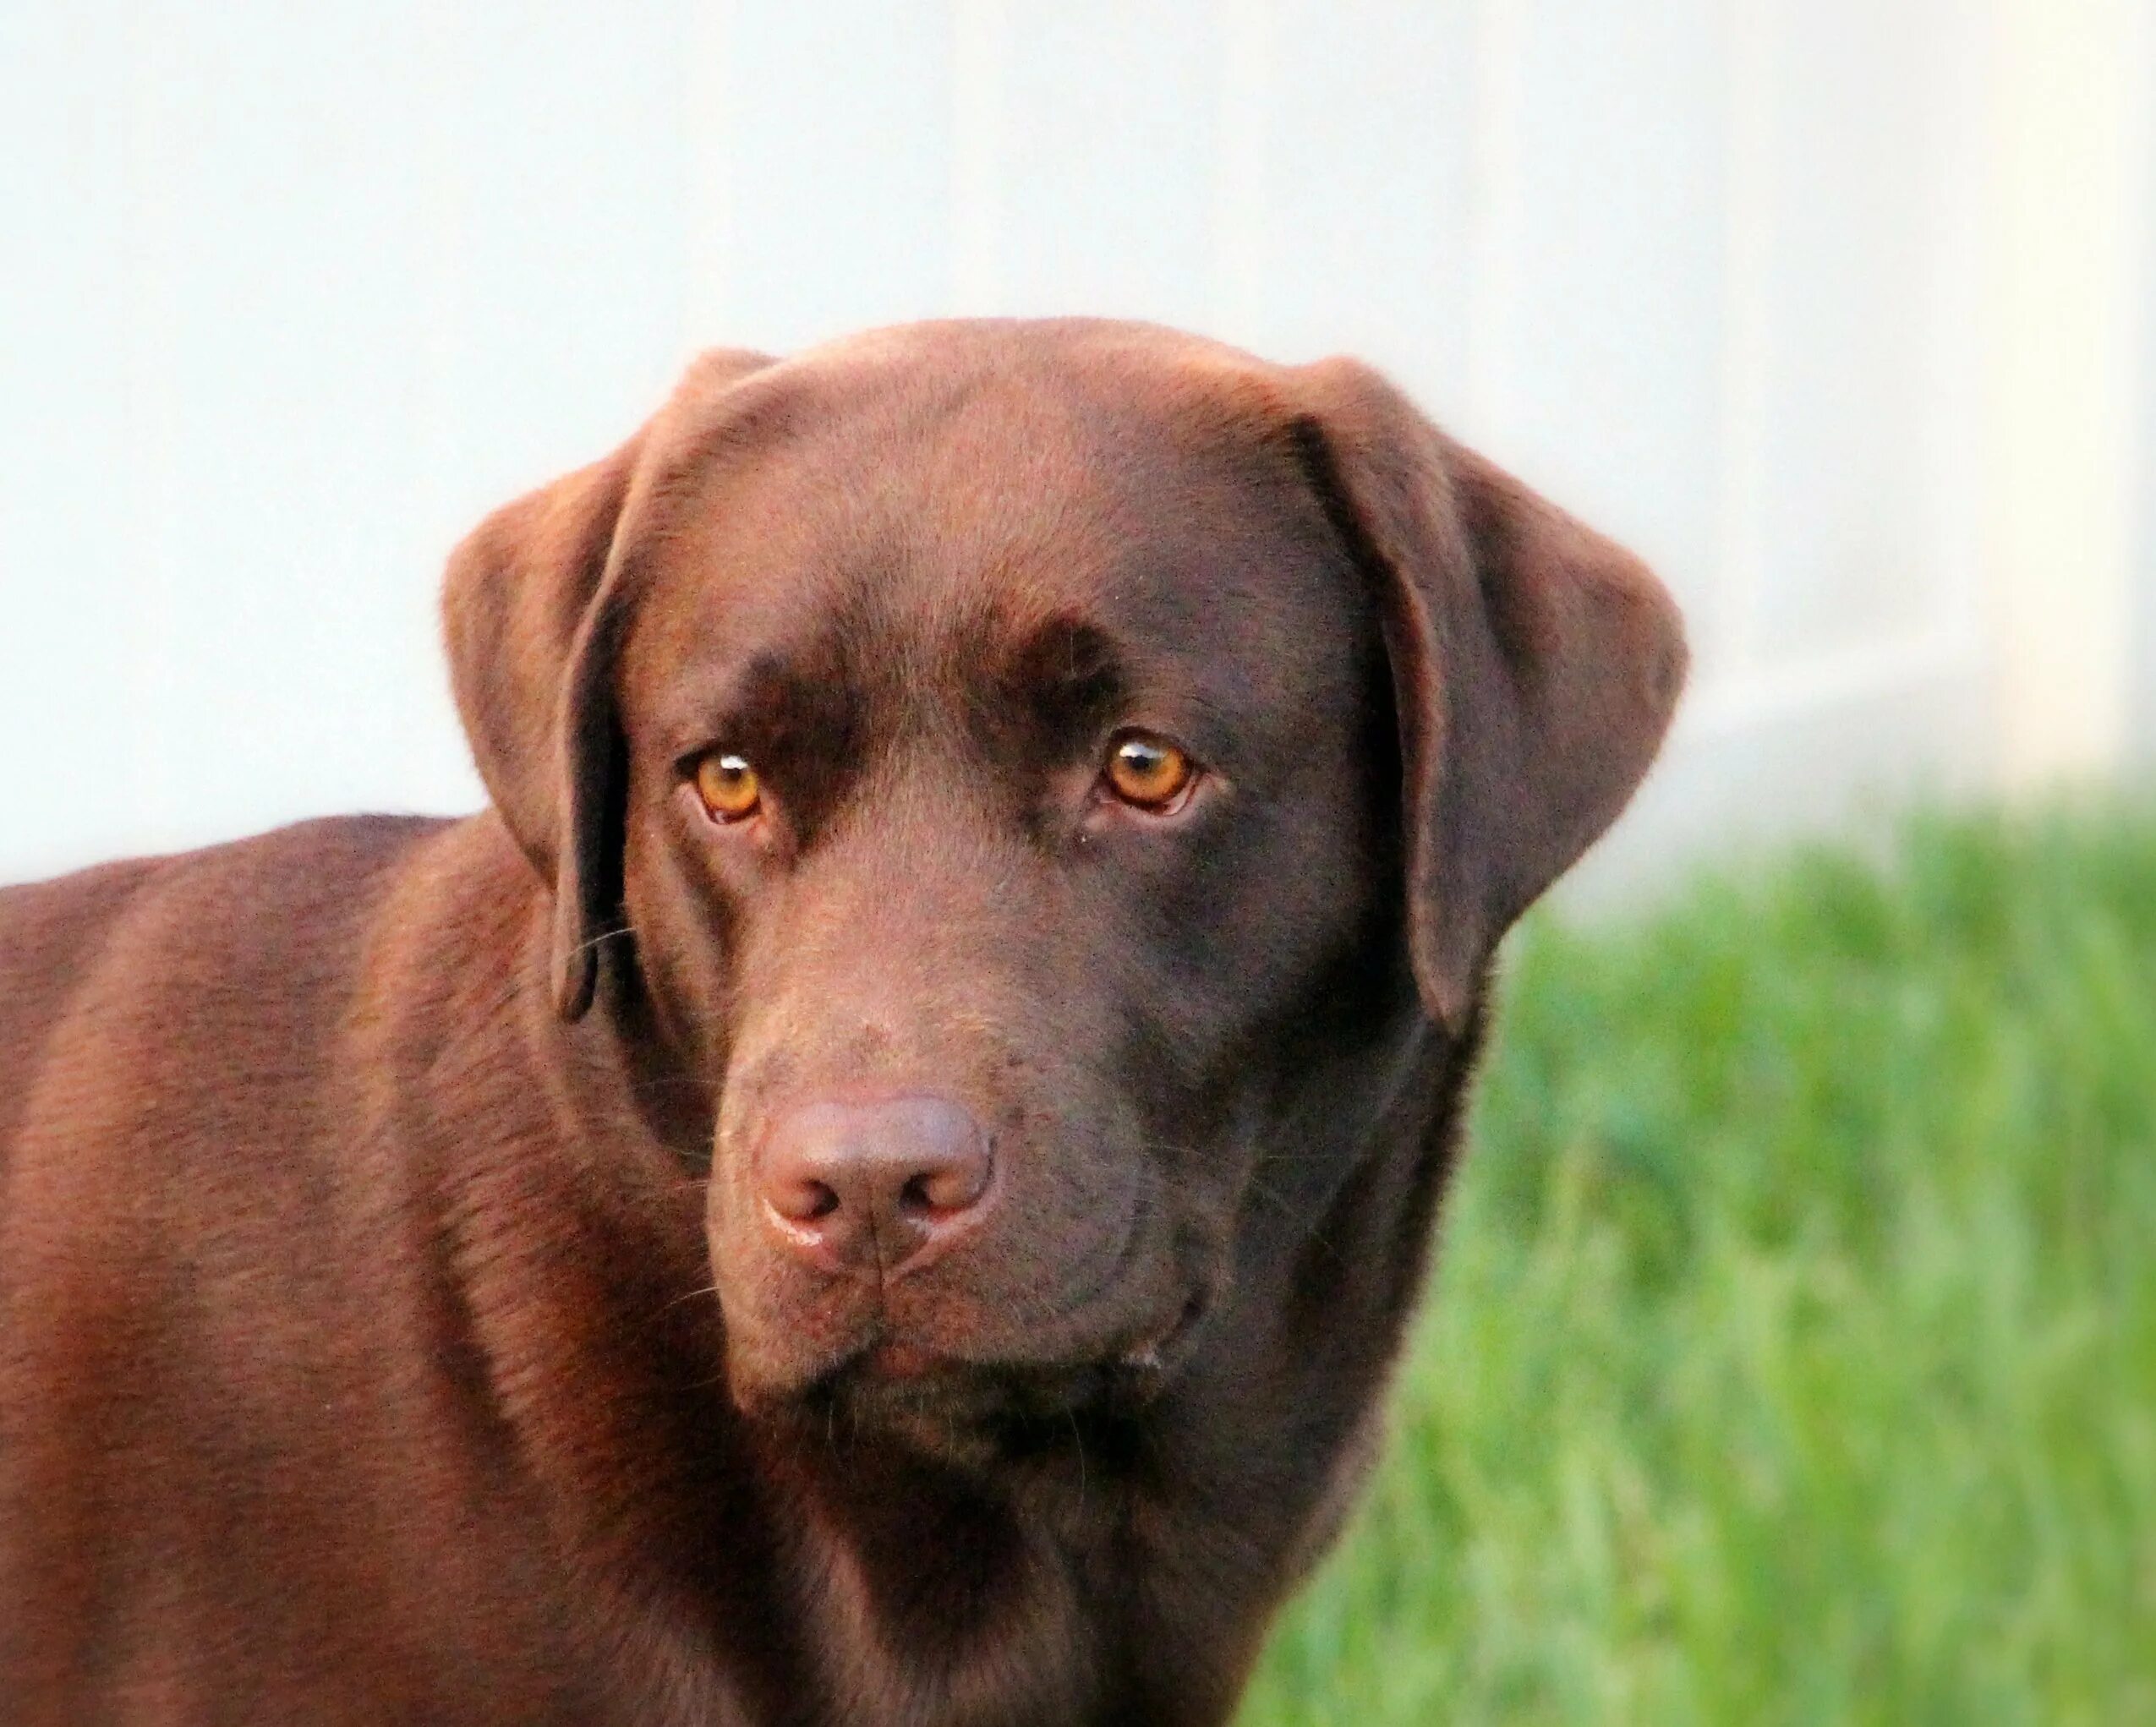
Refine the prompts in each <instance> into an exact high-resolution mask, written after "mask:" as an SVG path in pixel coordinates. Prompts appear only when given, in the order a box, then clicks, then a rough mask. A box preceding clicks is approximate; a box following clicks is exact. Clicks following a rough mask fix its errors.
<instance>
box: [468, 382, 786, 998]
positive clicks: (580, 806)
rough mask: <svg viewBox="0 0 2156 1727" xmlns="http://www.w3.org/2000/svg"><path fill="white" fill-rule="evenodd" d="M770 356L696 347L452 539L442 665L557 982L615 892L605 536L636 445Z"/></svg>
mask: <svg viewBox="0 0 2156 1727" xmlns="http://www.w3.org/2000/svg"><path fill="white" fill-rule="evenodd" d="M769 363H770V360H769V357H768V356H766V355H763V354H758V353H747V352H746V351H742V350H735V349H720V350H714V351H713V352H711V353H706V354H704V355H703V356H701V357H700V358H698V360H697V361H696V363H694V364H693V365H692V367H691V369H690V370H689V373H688V375H687V378H686V379H684V380H683V381H682V383H681V385H680V387H679V388H678V389H677V390H676V391H675V393H674V396H673V397H672V399H671V400H670V402H669V403H668V404H667V406H666V407H665V408H663V409H661V410H660V413H659V415H658V416H656V417H655V418H654V419H652V420H651V421H650V422H648V424H646V425H645V426H644V427H643V428H642V429H640V430H639V431H638V432H637V434H636V435H635V436H633V437H632V438H631V439H630V440H628V442H627V443H626V444H624V445H621V448H620V449H618V450H616V451H614V453H613V454H612V455H610V456H606V457H605V459H604V460H602V461H599V462H594V463H593V464H592V465H591V466H590V467H581V468H578V469H577V471H576V472H575V473H570V474H566V475H564V476H563V477H562V478H560V479H558V480H555V482H554V483H553V484H551V485H546V486H542V487H540V488H539V490H537V491H535V492H532V493H529V494H528V495H525V496H524V497H522V498H519V499H517V500H516V501H515V502H514V503H512V504H506V505H504V506H502V507H501V509H499V510H497V511H495V512H494V514H493V515H491V516H488V517H487V518H486V520H485V521H484V522H481V523H480V524H479V527H476V528H474V529H473V531H472V533H470V534H468V536H467V537H466V538H464V540H463V541H462V544H459V545H458V546H457V549H456V550H455V551H453V552H452V553H451V555H450V559H449V570H448V574H447V576H446V579H445V581H444V582H443V587H442V619H443V624H444V630H445V634H446V637H447V641H448V648H449V667H450V681H451V686H453V688H454V690H455V691H456V696H457V712H458V713H459V714H460V715H461V716H462V719H463V722H464V730H465V732H466V734H467V735H468V736H469V737H470V739H471V743H472V752H473V757H475V758H476V759H477V761H478V763H479V777H480V778H481V779H483V780H484V781H485V782H486V788H487V793H488V795H489V796H490V797H491V798H492V799H493V800H494V805H495V809H497V810H498V811H499V812H501V819H502V822H503V823H504V825H506V827H507V828H508V829H509V832H510V833H511V834H512V836H514V838H515V839H516V841H517V845H518V846H519V847H520V848H522V850H523V854H524V855H525V856H526V857H527V858H528V859H529V860H530V861H531V865H532V867H533V868H534V870H536V871H538V872H539V876H540V877H541V878H542V879H543V880H544V881H545V882H546V883H547V884H548V885H549V886H550V888H552V889H553V890H554V902H555V905H554V910H555V915H554V968H553V981H554V994H555V1006H556V1007H557V1008H559V1009H560V1011H561V1014H562V1017H563V1018H565V1019H577V1017H579V1016H580V1015H581V1014H583V1012H584V1010H585V1009H586V1008H588V1007H589V1006H590V1005H591V1000H592V993H593V991H594V987H595V986H596V984H597V980H598V969H599V966H598V944H599V942H600V941H602V940H603V939H604V938H605V936H606V935H607V934H609V933H610V932H611V931H612V930H613V929H614V928H616V926H617V923H618V919H619V913H620V905H621V844H622V818H623V800H624V797H625V795H626V792H627V786H626V770H627V762H626V750H625V746H624V744H623V741H622V738H621V727H620V724H619V723H618V721H617V719H616V713H615V706H614V676H613V675H614V657H615V652H616V648H617V647H618V646H619V643H620V639H621V631H622V626H623V624H624V623H625V621H626V611H625V608H624V607H623V605H621V604H619V603H617V601H618V597H619V589H620V587H621V583H620V582H618V580H616V573H617V571H618V567H619V564H620V560H619V557H618V555H617V551H616V544H617V539H618V538H619V535H618V532H617V531H618V529H619V528H620V527H621V518H622V515H623V511H624V510H625V509H626V508H627V505H628V501H629V497H630V492H631V489H632V484H633V483H634V481H635V479H636V477H637V471H638V465H639V462H640V458H641V457H642V456H643V451H644V450H645V449H646V447H647V446H648V445H650V444H651V443H652V441H653V434H654V429H656V428H658V427H659V426H660V425H661V424H662V423H663V422H665V420H667V418H669V417H670V416H674V415H678V414H680V413H682V412H683V410H684V407H685V405H689V404H696V403H701V402H703V401H704V400H705V399H706V398H707V397H708V396H709V395H710V394H711V393H713V392H714V391H719V390H723V389H724V388H725V387H726V386H727V385H730V384H731V383H733V382H734V381H736V380H738V379H740V378H741V377H743V376H746V375H747V374H748V373H750V372H752V371H755V370H757V369H759V368H761V367H763V366H766V365H769Z"/></svg>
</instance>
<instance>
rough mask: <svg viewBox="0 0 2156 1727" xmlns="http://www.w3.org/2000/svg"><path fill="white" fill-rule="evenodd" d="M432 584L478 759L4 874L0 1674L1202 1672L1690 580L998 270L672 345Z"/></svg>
mask: <svg viewBox="0 0 2156 1727" xmlns="http://www.w3.org/2000/svg"><path fill="white" fill-rule="evenodd" d="M446 615H447V620H448V640H449V651H450V658H451V666H452V669H453V672H454V677H455V683H456V690H457V700H458V704H459V707H460V708H461V710H462V715H463V718H464V721H465V724H466V725H467V727H468V730H469V731H470V734H471V740H472V744H473V749H474V750H475V751H476V753H477V756H478V759H479V767H480V770H481V772H482V773H483V774H484V778H485V780H486V784H487V788H488V790H489V791H490V794H491V796H492V808H491V809H490V810H489V811H488V812H486V813H484V814H482V815H479V816H476V817H472V818H471V819H469V820H466V821H460V822H447V823H445V822H437V821H417V820H391V819H386V818H367V819H358V820H350V821H335V822H320V823H309V824H307V825H304V826H302V827H298V828H289V829H287V830H286V831H284V832H282V833H273V834H271V835H268V836H267V837H265V838H262V839H253V840H249V841H245V842H244V843H241V844H233V845H226V846H220V847H216V848H214V849H212V850H207V851H202V852H198V853H194V854H192V855H187V856H182V857H172V858H163V859H156V860H150V861H137V862H131V863H121V864H115V865H112V866H107V867H105V868H102V869H98V870H93V871H90V872H88V873H86V874H83V875H78V876H74V877H68V878H67V879H65V880H62V881H57V882H53V883H46V884H43V885H40V886H33V887H27V888H15V889H12V890H10V891H9V892H8V893H7V894H5V895H4V896H0V978H3V979H4V989H0V1327H3V1329H0V1719H4V1720H5V1721H6V1722H7V1723H8V1724H29V1723H39V1724H42V1723H67V1724H69V1727H76V1724H82V1723H91V1722H108V1721H109V1722H129V1723H134V1722H145V1723H146V1722H156V1723H167V1722H241V1721H245V1722H273V1723H297V1722H306V1723H316V1722H349V1723H354V1724H358V1723H365V1724H369V1727H374V1724H380V1723H386V1722H446V1723H481V1722H498V1723H515V1724H519V1727H523V1724H532V1723H551V1722H560V1723H577V1724H592V1723H610V1722H622V1723H628V1722H634V1723H639V1724H648V1723H681V1724H688V1723H732V1724H742V1727H747V1724H756V1727H779V1724H794V1727H812V1724H819V1723H921V1724H930V1723H934V1724H943V1723H951V1724H966V1723H981V1724H989V1723H1015V1724H1042V1723H1061V1722H1092V1723H1119V1724H1122V1723H1156V1722H1157V1723H1201V1722H1218V1721H1221V1720H1223V1719H1225V1718H1226V1717H1227V1716H1228V1714H1229V1713H1230V1712H1231V1711H1232V1709H1233V1708H1234V1702H1235V1699H1236V1697H1237V1694H1238V1692H1239V1689H1240V1687H1241V1686H1242V1684H1243V1682H1244V1680H1245V1676H1246V1675H1247V1674H1248V1672H1249V1670H1250V1665H1251V1663H1252V1660H1253V1659H1254V1658H1255V1656H1256V1652H1257V1650H1258V1648H1259V1644H1260V1641H1261V1637H1262V1636H1263V1634H1264V1631H1265V1628H1266V1625H1267V1618H1268V1616H1269V1615H1270V1614H1271V1613H1272V1610H1273V1609H1275V1607H1276V1606H1277V1605H1278V1604H1279V1603H1280V1601H1281V1600H1282V1599H1283V1596H1284V1595H1286V1594H1287V1593H1288V1592H1289V1590H1290V1589H1291V1588H1294V1584H1295V1582H1296V1581H1297V1580H1298V1578H1299V1577H1301V1576H1302V1575H1303V1574H1304V1572H1305V1571H1306V1570H1307V1568H1308V1567H1309V1566H1310V1565H1311V1562H1312V1560H1314V1559H1315V1558H1316V1556H1317V1555H1319V1554H1320V1553H1322V1551H1323V1549H1325V1547H1326V1545H1327V1543H1328V1542H1329V1541H1330V1540H1331V1538H1332V1536H1333V1534H1334V1533H1335V1532H1336V1531H1337V1530H1338V1528H1339V1526H1340V1522H1341V1518H1342V1517H1343V1512H1344V1510H1345V1508H1346V1507H1347V1506H1348V1505H1349V1502H1350V1500H1352V1498H1353V1496H1354V1490H1355V1487H1356V1484H1357V1481H1358V1478H1360V1474H1361V1473H1362V1471H1363V1469H1364V1467H1365V1464H1366V1463H1367V1462H1368V1461H1369V1459H1370V1457H1371V1454H1372V1451H1373V1450H1374V1448H1375V1446H1376V1435H1377V1434H1378V1432H1379V1429H1380V1417H1379V1404H1380V1401H1381V1399H1382V1394H1383V1391H1384V1386H1385V1380H1386V1376H1387V1369H1388V1366H1389V1364H1391V1362H1392V1361H1393V1358H1394V1356H1395V1354H1396V1353H1397V1352H1398V1347H1399V1344H1400V1339H1401V1335H1402V1331H1403V1327H1404V1325H1405V1323H1406V1320H1407V1319H1408V1316H1409V1313H1410V1310H1411V1309H1412V1308H1413V1305H1414V1303H1415V1296H1416V1293H1417V1290H1418V1288H1419V1287H1420V1284H1421V1282H1422V1279H1423V1275H1424V1271H1425V1265H1426V1263H1427V1261H1428V1259H1429V1247H1430V1237H1431V1221H1432V1216H1433V1213H1434V1212H1435V1211H1436V1206H1437V1203H1438V1199H1439V1195H1440V1193H1441V1191H1442V1188H1443V1186H1444V1183H1445V1179H1446V1175H1447V1168H1448V1167H1449V1166H1450V1164H1451V1163H1452V1161H1453V1156H1454V1145H1455V1140H1456V1137H1457V1134H1458V1122H1459V1113H1460V1105H1461V1097H1462V1093H1463V1090H1464V1085H1465V1082H1466V1079H1467V1075H1468V1073H1469V1067H1470V1064H1471V1063H1472V1060H1473V1058H1474V1054H1475V1047H1476V1044H1477V1041H1478V1039H1479V1036H1480V1029H1481V1025H1482V1005H1481V1004H1482V999H1483V992H1484V978H1485V971H1486V967H1487V965H1488V964H1489V961H1490V958H1491V948H1493V946H1494V945H1495V943H1497V939H1498V937H1500V936H1501V935H1502V933H1503V932H1504V931H1505V929H1506V927H1507V926H1508V925H1509V924H1511V923H1512V922H1513V920H1514V919H1515V918H1517V917H1518V916H1519V914H1520V912H1521V911H1522V910H1524V908H1525V907H1526V906H1527V905H1528V904H1529V902H1530V901H1531V900H1533V899H1535V897H1536V896H1537V895H1538V894H1540V893H1541V892H1542V891H1543V889H1544V888H1546V887H1547V886H1548V885H1549V884H1550V883H1551V880H1552V879H1553V878H1554V877H1557V874H1558V873H1559V872H1561V871H1562V870H1563V869H1564V868H1565V867H1566V866H1568V864H1570V863H1571V862H1572V861H1573V859H1574V858H1575V857H1577V856H1578V855H1579V853H1580V852H1581V850H1583V849H1584V848H1585V847H1586V846H1587V845H1588V844H1590V842H1591V841H1592V840H1593V839H1595V836H1596V835H1597V834H1598V833H1601V830H1602V829H1603V828H1605V827H1606V825H1607V824H1608V823H1610V822H1611V820H1612V818H1613V817H1615V816H1616V815H1617V812H1618V810H1619V809H1620V808H1621V807H1622V806H1623V804H1624V802H1625V801H1626V799H1627V798H1628V795H1630V793H1631V791H1632V790H1633V786H1634V784H1636V783H1637V782H1638V781H1639V778H1640V776H1641V775H1642V774H1643V773H1644V772H1645V770H1646V768H1647V765H1648V762H1649V761H1650V758H1651V757H1652V756H1653V755H1654V753H1655V748H1656V746H1657V744H1658V742H1659V741H1660V739H1661V735H1662V732H1663V730H1664V728H1665V725H1666V723H1667V721H1668V719H1669V716H1670V713H1671V710H1672V705H1673V704H1674V702H1675V701H1676V698H1677V690H1678V686H1679V684H1680V682H1681V681H1682V678H1683V665H1684V649H1683V642H1682V636H1681V632H1680V629H1679V626H1678V621H1677V616H1676V614H1675V613H1674V611H1673V610H1672V606H1671V604H1670V601H1669V599H1668V598H1667V596H1666V594H1665V593H1664V592H1663V590H1662V588H1661V587H1660V586H1659V585H1658V584H1657V583H1656V582H1655V579H1654V578H1653V577H1651V576H1650V575H1649V573H1648V572H1647V571H1646V570H1644V568H1643V567H1642V566H1640V565H1639V563H1638V562H1636V561H1635V560H1633V558H1631V557H1630V556H1628V555H1627V554H1626V553H1624V552H1623V551H1622V550H1620V549H1618V548H1617V546H1615V545H1612V544H1611V543H1610V542H1608V541H1607V540H1605V539H1602V538H1599V537H1597V536H1596V535H1595V534H1594V533H1590V531H1588V530H1587V529H1586V528H1584V527H1582V526H1581V525H1580V524H1579V523H1578V522H1574V521H1573V520H1572V519H1571V518H1570V517H1568V516H1564V515H1562V514H1561V513H1559V512H1558V511H1557V510H1555V509H1553V508H1552V507H1551V506H1549V505H1548V504H1546V503H1545V502H1543V501H1542V500H1540V498H1538V497H1537V496H1535V495H1534V494H1533V493H1531V492H1529V490H1527V489H1525V488H1524V487H1523V486H1521V485H1520V484H1518V483H1517V482H1516V481H1514V480H1513V479H1511V478H1508V477H1507V476H1506V475H1505V474H1503V473H1500V472H1499V471H1498V470H1497V469H1496V468H1494V467H1491V465H1490V464H1489V463H1488V462H1485V461H1483V460H1482V459H1481V458H1480V457H1479V456H1475V455H1474V454H1472V453H1471V452H1469V451H1466V450H1464V449H1462V448H1461V447H1460V446H1459V445H1456V444H1454V443H1453V442H1451V441H1450V440H1448V439H1447V438H1446V437H1445V436H1444V435H1443V434H1441V433H1440V432H1438V431H1437V430H1436V429H1434V428H1433V427H1432V426H1431V424H1429V423H1428V422H1427V421H1425V419H1424V418H1422V417H1421V416H1420V414H1419V413H1417V412H1416V411H1415V409H1414V408H1413V407H1410V406H1409V403H1408V402H1406V401H1405V400H1404V399H1403V398H1402V396H1400V395H1399V394H1398V393H1397V392H1396V391H1394V390H1393V388H1392V387H1390V386H1389V385H1387V384H1386V383H1385V382H1384V381H1383V380H1381V379H1380V378H1378V377H1377V376H1376V375H1375V374H1372V373H1371V372H1370V371H1369V370H1367V369H1365V368H1364V367H1362V366H1360V365H1358V364H1355V363H1349V362H1346V361H1333V362H1328V363H1322V364H1319V365H1315V366H1311V367H1307V368H1302V369H1289V368H1282V367H1275V366H1272V365H1268V364H1266V363H1262V362H1260V361H1258V360H1256V359H1253V358H1250V357H1249V356H1247V355H1245V354H1243V353H1238V352H1235V351H1234V350H1232V349H1229V348H1226V347H1219V346H1217V345H1215V344H1212V343H1211V342H1203V341H1201V340H1198V339H1196V338H1195V337H1190V336H1179V335H1175V334H1172V333H1170V332H1168V331H1162V330H1158V329H1154V328H1150V327H1145V326H1138V325H1125V324H1116V323H1100V322H1054V323H1023V322H986V323H955V324H942V325H922V326H918V327H913V328H907V329H901V330H895V331H884V332H881V333H878V334H873V335H869V336H861V337H858V338H856V339H853V340H849V341H845V342H839V343H836V344H834V345H833V346H830V347H824V348H820V349H818V350H816V351H814V352H812V353H807V354H806V355H803V356H802V357H799V358H793V359H789V360H771V359H768V358H764V357H763V356H761V355H757V354H750V353H713V354H710V355H707V356H706V357H705V358H703V359H702V360H700V361H699V362H698V363H697V364H696V365H695V367H694V368H693V369H692V370H691V372H690V373H689V374H688V377H687V380H686V381H685V382H684V383H683V384H682V385H681V387H680V389H679V390H678V391H677V392H676V394H675V396H673V398H672V399H671V400H670V402H668V403H667V404H666V405H665V407H663V408H662V409H661V410H660V411H659V413H658V414H657V416H656V417H655V418H653V419H652V420H651V421H650V422H649V423H648V424H647V425H646V426H644V428H643V429H642V430H641V431H640V432H638V433H637V434H636V435H635V436H634V437H633V438H632V439H631V440H629V442H628V443H627V444H626V445H623V446H622V447H621V449H620V450H617V451H616V452H615V453H614V454H612V455H611V456H607V457H606V458H605V460H603V461H601V462H598V463H596V464H595V465H594V466H592V467H587V468H584V469H583V470H581V471H580V472H578V473H572V474H571V475H569V476H568V477H567V478H564V479H561V480H559V481H557V482H556V483H555V484H552V485H550V486H548V487H546V488H544V489H542V490H540V491H539V492H536V493H534V494H533V495H531V496H529V497H527V498H524V499H522V500H518V501H517V502H516V503H513V504H511V505H509V506H507V507H506V508H504V509H502V510H501V511H498V512H497V513H496V514H495V515H494V516H491V517H490V518H489V519H488V520H487V521H486V522H484V523H483V524H482V525H481V526H480V527H479V529H478V530H477V532H476V533H473V535H472V537H471V538H469V539H468V540H467V541H465V543H464V544H462V546H460V547H459V548H458V549H457V552H456V554H455V555H454V557H453V559H452V560H451V565H450V568H449V576H448V589H447V599H446Z"/></svg>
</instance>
